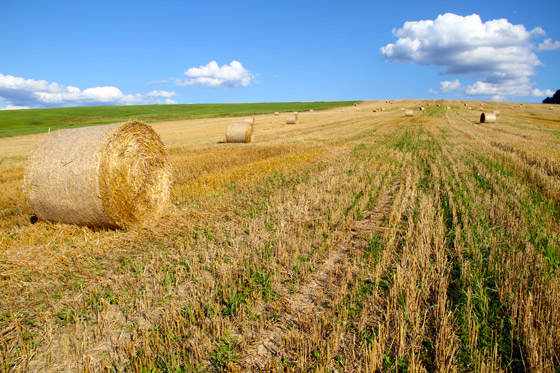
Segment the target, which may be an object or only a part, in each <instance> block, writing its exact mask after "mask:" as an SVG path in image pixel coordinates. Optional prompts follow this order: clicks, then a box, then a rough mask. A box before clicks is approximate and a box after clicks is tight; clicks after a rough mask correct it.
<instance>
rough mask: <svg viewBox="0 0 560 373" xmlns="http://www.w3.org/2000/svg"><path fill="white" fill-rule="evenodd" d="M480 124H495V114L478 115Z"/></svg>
mask: <svg viewBox="0 0 560 373" xmlns="http://www.w3.org/2000/svg"><path fill="white" fill-rule="evenodd" d="M480 123H496V114H494V113H482V114H480Z"/></svg>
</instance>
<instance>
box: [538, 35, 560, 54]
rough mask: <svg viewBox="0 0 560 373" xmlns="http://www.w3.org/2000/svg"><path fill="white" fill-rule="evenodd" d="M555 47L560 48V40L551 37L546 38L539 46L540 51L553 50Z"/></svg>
mask: <svg viewBox="0 0 560 373" xmlns="http://www.w3.org/2000/svg"><path fill="white" fill-rule="evenodd" d="M555 49H560V41H558V40H556V41H553V40H552V39H551V38H548V39H545V40H544V41H543V42H542V43H540V44H539V45H538V46H537V50H538V51H553V50H555Z"/></svg>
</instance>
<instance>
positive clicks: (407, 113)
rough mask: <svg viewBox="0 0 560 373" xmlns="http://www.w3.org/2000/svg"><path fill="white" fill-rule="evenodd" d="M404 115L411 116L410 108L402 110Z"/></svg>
mask: <svg viewBox="0 0 560 373" xmlns="http://www.w3.org/2000/svg"><path fill="white" fill-rule="evenodd" d="M404 116H405V117H411V116H412V110H406V111H405V112H404Z"/></svg>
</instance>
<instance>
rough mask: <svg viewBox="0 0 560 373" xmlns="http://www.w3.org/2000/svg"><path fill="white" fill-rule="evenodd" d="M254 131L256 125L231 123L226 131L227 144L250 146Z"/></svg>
mask: <svg viewBox="0 0 560 373" xmlns="http://www.w3.org/2000/svg"><path fill="white" fill-rule="evenodd" d="M253 129H254V123H247V122H241V123H239V122H234V123H230V124H229V125H228V128H227V130H226V142H228V143H247V144H248V143H250V142H251V141H253Z"/></svg>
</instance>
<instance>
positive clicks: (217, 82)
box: [175, 61, 254, 88]
mask: <svg viewBox="0 0 560 373" xmlns="http://www.w3.org/2000/svg"><path fill="white" fill-rule="evenodd" d="M253 81H254V77H253V75H251V73H250V72H249V70H247V69H245V68H244V67H243V65H242V64H241V62H239V61H231V63H230V64H229V65H223V66H222V67H219V66H218V63H217V62H216V61H211V62H210V63H208V64H207V65H205V66H199V67H191V68H189V69H188V70H187V71H185V80H184V81H180V80H175V82H176V84H177V85H195V84H200V85H206V86H209V87H230V88H240V87H247V86H248V85H249V84H251V83H252V82H253Z"/></svg>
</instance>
